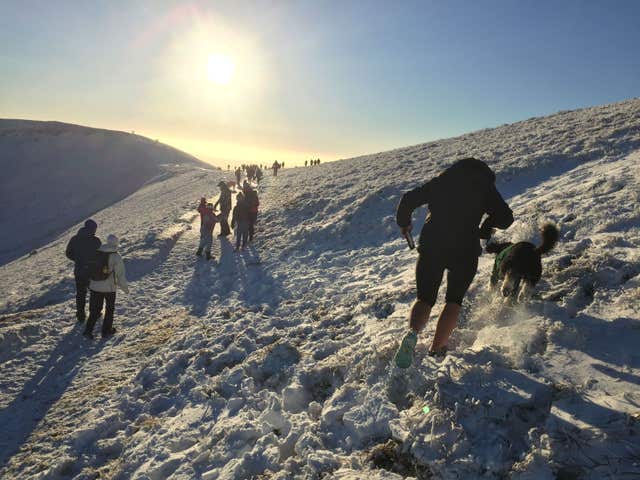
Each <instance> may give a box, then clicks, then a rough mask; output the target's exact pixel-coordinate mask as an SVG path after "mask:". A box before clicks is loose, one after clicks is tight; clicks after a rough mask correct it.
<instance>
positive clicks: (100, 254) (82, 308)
mask: <svg viewBox="0 0 640 480" xmlns="http://www.w3.org/2000/svg"><path fill="white" fill-rule="evenodd" d="M97 229H98V224H97V223H96V222H95V221H94V220H91V219H89V220H87V221H86V222H84V226H83V227H82V228H81V229H80V230H78V233H77V234H76V235H74V236H73V237H71V240H69V243H68V244H67V248H66V251H65V253H66V256H67V258H68V259H69V260H71V261H73V262H74V269H73V273H74V277H75V281H76V318H77V319H78V322H79V323H85V321H86V325H85V329H84V336H85V337H87V338H90V339H93V328H94V326H95V324H96V322H97V320H98V318H99V317H100V314H101V312H102V309H103V307H104V310H105V312H104V318H103V320H102V337H103V338H105V337H109V336H111V335H113V334H114V333H115V332H116V329H115V327H114V326H113V314H114V311H115V305H116V291H117V290H118V288H119V289H121V290H122V291H124V292H125V293H129V284H128V283H127V275H126V271H125V268H124V262H123V261H122V257H121V256H120V254H119V253H118V237H116V236H115V235H109V236H107V243H104V244H103V243H102V242H101V241H100V239H99V238H98V237H97V236H96V231H97ZM87 291H88V292H89V319H87V318H86V302H87Z"/></svg>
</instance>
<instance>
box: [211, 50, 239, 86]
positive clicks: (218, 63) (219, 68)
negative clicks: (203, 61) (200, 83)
mask: <svg viewBox="0 0 640 480" xmlns="http://www.w3.org/2000/svg"><path fill="white" fill-rule="evenodd" d="M235 71H236V64H235V63H233V60H232V59H231V58H230V57H228V56H226V55H220V54H214V55H209V61H208V63H207V75H208V77H209V80H211V81H212V82H214V83H217V84H218V85H228V84H229V83H230V82H231V80H233V74H234V73H235Z"/></svg>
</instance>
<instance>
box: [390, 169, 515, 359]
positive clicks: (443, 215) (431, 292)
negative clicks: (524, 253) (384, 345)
mask: <svg viewBox="0 0 640 480" xmlns="http://www.w3.org/2000/svg"><path fill="white" fill-rule="evenodd" d="M425 204H426V205H428V207H429V214H428V216H427V220H426V222H425V224H424V227H423V228H422V232H421V233H420V241H419V246H418V252H419V257H418V263H417V265H416V286H417V300H416V302H415V303H414V305H413V307H412V309H411V317H410V321H409V327H410V331H409V332H408V333H407V334H406V335H405V337H404V339H403V340H402V344H401V345H400V348H399V350H398V353H397V354H396V364H397V365H398V366H399V367H401V368H407V367H408V366H409V365H410V364H411V359H412V356H413V350H414V348H415V344H416V342H417V335H418V333H420V331H421V330H422V329H423V328H424V326H425V325H426V323H427V320H428V319H429V314H430V313H431V309H432V308H433V306H434V304H435V302H436V297H437V295H438V289H439V288H440V283H441V281H442V276H443V274H444V271H445V270H447V292H446V297H445V300H446V305H445V307H444V309H443V310H442V313H441V314H440V317H439V319H438V324H437V326H436V333H435V335H434V337H433V341H432V343H431V348H430V350H429V354H430V355H438V356H440V355H444V353H446V349H447V343H448V341H449V336H450V335H451V332H452V331H453V329H454V328H455V326H456V323H457V320H458V315H459V313H460V308H461V305H462V300H463V298H464V296H465V294H466V292H467V289H468V288H469V286H470V285H471V282H472V281H473V278H474V276H475V274H476V270H477V267H478V256H479V255H480V253H481V252H482V247H481V246H480V239H481V238H484V239H488V238H489V237H490V236H491V234H492V232H493V229H494V228H500V229H505V228H507V227H509V225H511V224H512V223H513V213H512V212H511V209H510V208H509V206H508V205H507V204H506V203H505V201H504V200H503V199H502V197H501V196H500V193H499V192H498V190H497V189H496V186H495V174H494V173H493V171H492V170H491V169H490V168H489V166H488V165H487V164H486V163H484V162H482V161H480V160H477V159H475V158H465V159H463V160H459V161H457V162H456V163H454V164H453V165H452V166H451V167H449V168H448V169H446V170H445V171H444V172H442V173H441V174H440V175H439V176H437V177H436V178H434V179H432V180H430V181H429V182H427V183H425V184H424V185H423V186H421V187H418V188H416V189H414V190H411V191H410V192H407V193H405V194H404V195H403V196H402V199H401V200H400V204H399V205H398V210H397V214H396V221H397V223H398V226H399V227H400V231H401V233H402V235H404V236H405V237H408V236H409V235H411V214H412V212H413V211H414V210H415V209H416V208H418V207H419V206H421V205H425ZM485 214H487V215H488V217H487V218H486V219H485V220H484V222H482V225H481V226H480V228H478V225H480V221H481V220H482V217H483V216H484V215H485Z"/></svg>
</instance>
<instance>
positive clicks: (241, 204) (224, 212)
mask: <svg viewBox="0 0 640 480" xmlns="http://www.w3.org/2000/svg"><path fill="white" fill-rule="evenodd" d="M218 187H219V188H220V196H219V197H218V201H217V202H216V203H215V205H214V204H212V203H207V200H206V198H205V197H202V198H201V199H200V204H199V205H198V213H200V244H199V245H198V250H197V251H196V255H197V256H202V255H203V254H204V255H205V257H206V259H207V260H210V259H211V258H212V256H211V246H212V244H213V229H214V228H215V226H216V223H220V234H219V235H218V236H219V237H226V236H228V235H230V234H231V229H230V228H229V214H230V213H231V228H233V229H234V232H235V234H236V247H235V251H236V252H238V251H240V250H241V249H242V250H244V249H245V248H246V247H247V244H248V242H252V241H253V236H254V234H255V224H256V222H257V221H258V207H259V206H260V200H259V198H258V192H256V190H255V189H254V188H253V187H252V186H251V184H250V183H249V182H248V181H246V180H245V181H244V183H243V184H242V188H241V189H240V191H239V192H238V193H237V194H236V205H235V207H233V211H232V210H231V203H232V202H231V194H232V192H231V189H230V188H229V185H228V184H227V182H225V181H223V180H221V181H220V183H218ZM218 207H219V208H220V213H216V210H217V208H218Z"/></svg>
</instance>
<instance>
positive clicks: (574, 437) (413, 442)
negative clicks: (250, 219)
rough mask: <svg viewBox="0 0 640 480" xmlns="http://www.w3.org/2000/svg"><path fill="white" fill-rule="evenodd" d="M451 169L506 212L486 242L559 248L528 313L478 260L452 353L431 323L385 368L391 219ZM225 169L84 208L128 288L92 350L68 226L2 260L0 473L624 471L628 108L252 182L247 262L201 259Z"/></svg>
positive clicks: (396, 294)
mask: <svg viewBox="0 0 640 480" xmlns="http://www.w3.org/2000/svg"><path fill="white" fill-rule="evenodd" d="M468 155H475V156H478V157H480V158H483V159H485V160H487V161H488V162H489V163H490V164H491V166H492V167H493V168H494V169H495V171H496V172H497V176H498V187H499V190H500V191H501V192H502V193H503V195H504V196H505V197H506V198H507V199H508V201H509V203H510V204H511V206H512V207H513V209H514V212H515V214H516V217H517V219H518V221H517V223H516V224H515V225H514V226H512V227H511V228H510V229H509V230H507V231H506V232H501V233H500V235H499V236H500V238H505V239H520V238H523V237H530V236H531V230H532V228H533V227H535V225H536V224H537V223H539V222H541V221H543V220H551V221H555V222H556V223H557V224H558V226H559V227H560V229H561V242H560V243H559V244H558V246H557V247H556V248H555V249H554V250H553V251H552V252H551V253H550V254H549V255H548V256H547V257H545V259H544V270H545V274H544V277H543V281H542V282H541V284H540V285H539V288H538V293H537V295H536V297H535V298H534V299H533V300H532V301H531V302H530V303H529V304H527V305H519V306H515V307H514V306H509V305H506V304H504V303H503V302H502V300H501V299H498V298H495V297H493V296H492V295H491V293H490V292H489V289H488V280H489V274H490V271H491V266H492V261H493V259H492V258H491V257H489V256H487V255H483V256H482V257H481V259H480V266H479V272H478V275H477V277H476V280H475V281H474V283H473V285H472V287H471V290H470V292H469V295H468V297H467V300H466V302H465V305H464V306H463V318H462V319H461V325H460V328H459V329H458V330H457V331H456V332H455V333H454V335H453V337H452V347H453V349H452V351H451V352H450V353H449V354H448V355H447V357H446V358H445V359H444V360H442V361H440V362H438V361H435V360H433V359H432V358H431V357H428V356H427V355H426V350H427V345H428V340H429V338H430V336H431V335H432V333H433V329H434V323H435V318H432V319H431V320H430V322H429V325H428V328H427V331H426V332H425V334H424V335H423V336H422V337H421V339H420V343H419V346H418V349H417V356H416V360H415V365H414V366H413V367H412V368H411V369H409V370H407V371H398V370H397V369H395V368H394V367H392V365H391V360H392V357H393V354H394V352H395V349H396V348H397V344H398V341H399V339H400V338H401V336H402V334H403V333H404V331H405V330H406V328H407V327H406V325H407V320H406V318H407V314H408V311H409V308H410V306H411V302H412V300H413V298H414V279H413V268H414V262H415V252H412V251H409V250H408V249H407V247H406V243H405V242H404V240H403V239H402V238H400V237H399V235H398V233H397V227H396V226H395V224H394V211H395V207H396V204H397V202H398V200H399V198H400V196H401V194H402V192H403V191H404V190H405V189H407V188H410V187H413V186H415V185H417V184H419V183H421V182H422V181H424V180H426V179H428V178H429V177H431V176H432V175H434V174H435V173H436V172H438V171H439V170H441V169H442V168H443V167H445V166H446V165H448V164H450V163H452V162H453V161H454V160H455V159H457V158H460V157H463V156H468ZM222 176H223V172H214V171H201V172H197V171H191V172H185V173H182V174H178V175H175V176H174V177H172V178H170V179H167V180H165V181H162V182H158V183H155V184H152V185H149V186H147V187H145V188H143V189H141V190H140V191H138V192H137V193H135V194H134V195H132V196H130V197H128V198H126V199H124V200H122V201H121V202H119V203H118V204H116V205H114V206H113V207H110V208H108V209H106V210H103V211H102V212H100V213H99V214H98V215H96V216H95V218H96V219H97V220H98V222H99V223H100V227H99V230H98V235H100V236H102V237H104V236H106V234H107V233H109V232H114V233H116V234H118V235H119V236H120V237H122V238H123V242H124V246H123V249H122V252H123V255H124V257H125V263H126V265H127V268H128V269H129V276H130V277H131V279H132V282H131V289H132V291H131V294H130V295H128V296H127V295H120V294H119V300H118V306H117V309H116V320H115V325H116V326H117V327H119V331H118V333H117V334H116V335H115V337H114V338H112V339H110V340H108V341H100V340H97V341H95V342H94V343H90V342H88V341H87V340H86V339H85V338H83V337H82V336H81V335H80V333H81V328H80V327H78V326H76V325H75V318H74V315H73V305H72V303H73V302H72V290H73V286H72V278H71V268H70V265H69V263H68V262H67V261H66V259H65V258H64V256H63V250H64V245H65V242H66V241H67V240H68V238H69V237H70V236H71V235H72V234H73V233H74V231H73V230H71V231H69V232H68V233H66V234H65V235H63V236H62V237H61V238H60V239H59V240H57V241H56V242H54V243H52V244H50V245H49V246H47V247H46V248H43V249H41V250H40V251H39V252H38V253H37V254H36V255H34V256H31V257H25V258H22V259H20V260H18V261H15V262H12V263H10V264H8V265H5V266H4V267H0V288H1V289H2V291H3V292H7V297H6V299H3V300H2V303H0V311H2V312H4V316H3V317H1V318H0V362H1V367H0V368H1V370H2V372H3V375H2V377H1V378H0V392H2V393H1V394H0V425H1V426H2V427H3V428H1V429H0V462H2V467H0V476H3V477H7V478H77V479H81V478H82V479H84V478H98V477H99V478H117V479H125V478H139V479H147V478H150V479H160V478H173V479H190V478H204V479H242V478H278V479H288V478H338V479H356V478H369V479H376V478H379V479H383V478H385V479H386V478H402V477H415V478H438V479H450V478H451V479H453V478H464V479H475V478H516V479H553V478H575V479H582V478H586V479H618V478H638V476H640V447H638V444H639V443H638V435H640V389H639V388H638V385H639V383H640V353H638V348H637V346H638V345H639V344H640V253H639V252H640V250H639V247H640V206H639V205H640V202H639V201H640V196H639V194H638V192H639V191H640V100H631V101H627V102H623V103H619V104H614V105H608V106H604V107H598V108H590V109H586V110H579V111H575V112H563V113H560V114H556V115H553V116H550V117H545V118H540V119H531V120H528V121H525V122H520V123H517V124H514V125H507V126H504V127H500V128H497V129H492V130H484V131H480V132H474V133H471V134H468V135H464V136H462V137H458V138H453V139H447V140H442V141H438V142H432V143H428V144H424V145H418V146H414V147H408V148H404V149H398V150H395V151H392V152H386V153H380V154H375V155H370V156H366V157H361V158H356V159H351V160H344V161H341V162H336V163H332V164H325V165H321V166H319V167H313V168H297V169H290V170H284V171H282V172H281V173H280V174H279V175H278V177H276V178H273V177H270V176H269V177H267V178H266V180H265V182H264V183H263V184H262V185H261V186H260V195H261V219H260V224H259V231H258V239H257V241H256V242H255V244H254V245H253V247H252V248H251V249H250V251H248V252H245V253H242V254H235V253H233V252H232V246H231V244H230V243H229V242H228V241H226V240H219V241H218V240H217V241H216V242H215V255H216V258H217V260H216V262H213V263H205V262H203V261H202V260H200V261H198V260H196V258H195V256H194V251H195V248H196V241H197V228H194V227H197V218H196V214H195V212H194V207H195V204H196V202H197V199H198V198H199V197H200V195H201V194H203V193H206V194H208V195H209V196H212V195H213V194H214V193H215V191H216V188H215V185H216V183H217V181H218V180H219V179H220V178H221V177H222ZM423 214H424V212H423V211H420V212H416V214H414V219H416V220H417V219H418V218H420V220H421V218H422V217H423V216H424V215H423ZM416 223H417V225H415V227H419V226H420V223H421V221H417V222H416ZM441 301H442V299H440V300H439V304H438V305H440V302H441ZM438 310H439V309H438V308H436V309H434V312H433V316H434V317H435V315H436V314H437V313H438Z"/></svg>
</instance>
